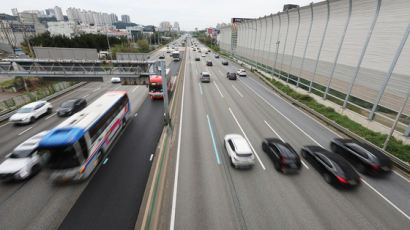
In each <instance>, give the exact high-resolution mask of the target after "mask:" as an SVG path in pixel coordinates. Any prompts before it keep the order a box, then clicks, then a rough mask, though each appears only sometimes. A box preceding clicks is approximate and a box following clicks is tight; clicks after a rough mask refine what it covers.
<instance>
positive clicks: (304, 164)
mask: <svg viewBox="0 0 410 230" xmlns="http://www.w3.org/2000/svg"><path fill="white" fill-rule="evenodd" d="M265 123H266V125H267V126H268V127H269V128H270V130H272V132H273V133H274V134H275V135H276V136H277V137H279V139H280V140H281V141H283V142H285V141H284V140H283V139H282V137H281V136H279V134H278V133H277V132H276V131H275V130H274V129H273V128H272V127H271V126H270V125H269V123H268V122H267V121H265ZM300 161H301V162H302V164H303V166H305V168H307V169H309V166H307V164H306V163H305V162H304V161H303V160H302V159H300Z"/></svg>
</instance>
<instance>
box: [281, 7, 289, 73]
mask: <svg viewBox="0 0 410 230" xmlns="http://www.w3.org/2000/svg"><path fill="white" fill-rule="evenodd" d="M286 15H287V16H288V26H287V27H286V36H285V44H284V45H283V53H282V61H281V62H280V74H279V78H280V76H281V75H282V72H283V59H285V51H286V43H288V33H289V11H288V10H287V11H286Z"/></svg>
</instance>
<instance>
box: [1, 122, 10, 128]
mask: <svg viewBox="0 0 410 230" xmlns="http://www.w3.org/2000/svg"><path fill="white" fill-rule="evenodd" d="M8 124H10V122H7V123H6V124H3V125H0V128H3V127H4V126H6V125H8Z"/></svg>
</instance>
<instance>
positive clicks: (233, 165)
mask: <svg viewBox="0 0 410 230" xmlns="http://www.w3.org/2000/svg"><path fill="white" fill-rule="evenodd" d="M231 165H232V167H234V168H236V166H235V164H234V163H233V161H232V158H231Z"/></svg>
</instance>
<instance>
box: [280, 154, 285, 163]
mask: <svg viewBox="0 0 410 230" xmlns="http://www.w3.org/2000/svg"><path fill="white" fill-rule="evenodd" d="M280 162H281V163H282V164H285V163H286V160H285V158H284V157H283V156H281V157H280Z"/></svg>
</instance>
